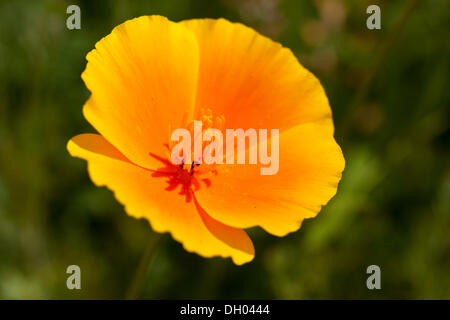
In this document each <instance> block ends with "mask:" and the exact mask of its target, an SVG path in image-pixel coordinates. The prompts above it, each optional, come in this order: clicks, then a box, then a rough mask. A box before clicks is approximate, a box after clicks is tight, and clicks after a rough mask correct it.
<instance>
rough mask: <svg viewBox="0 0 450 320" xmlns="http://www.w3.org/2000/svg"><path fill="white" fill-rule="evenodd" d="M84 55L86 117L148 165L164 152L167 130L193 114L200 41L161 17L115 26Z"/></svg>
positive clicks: (130, 155) (128, 154) (119, 146)
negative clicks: (154, 155) (150, 153)
mask: <svg viewBox="0 0 450 320" xmlns="http://www.w3.org/2000/svg"><path fill="white" fill-rule="evenodd" d="M95 47H96V48H95V49H94V50H92V51H91V52H90V53H89V54H88V55H87V60H88V63H87V66H86V70H85V71H84V72H83V74H82V78H83V80H84V82H85V83H86V86H87V87H88V89H89V90H90V91H91V93H92V95H91V97H90V99H89V100H88V101H87V103H86V104H85V106H84V109H83V113H84V115H85V117H86V119H87V120H88V121H89V122H90V123H91V124H92V125H93V126H94V127H95V128H96V129H97V131H98V132H99V133H100V134H102V135H103V136H104V137H105V138H106V139H107V140H108V141H110V142H111V143H112V144H113V145H114V146H115V147H116V148H117V149H119V150H120V151H121V152H122V153H123V154H124V155H126V157H127V158H128V159H130V160H131V161H132V162H134V163H137V164H139V165H141V166H143V167H146V168H155V166H156V165H158V164H157V162H156V161H155V159H154V158H152V157H150V156H149V152H153V153H156V154H159V155H163V154H164V152H166V150H165V149H164V147H163V144H165V143H167V142H168V140H169V137H170V136H169V131H170V132H171V131H172V130H173V129H174V128H179V127H180V126H182V119H183V116H186V115H189V114H192V112H193V108H194V101H195V93H196V84H197V73H198V58H199V54H198V44H197V40H196V38H195V36H194V34H193V33H192V32H191V31H189V30H187V29H186V28H185V27H183V26H181V25H179V24H177V23H174V22H171V21H169V20H167V19H166V18H164V17H160V16H143V17H139V18H136V19H133V20H129V21H126V22H125V23H123V24H121V25H119V26H117V27H116V28H114V30H113V31H112V32H111V34H109V35H108V36H106V37H105V38H103V39H102V40H100V41H99V42H98V43H97V44H96V46H95Z"/></svg>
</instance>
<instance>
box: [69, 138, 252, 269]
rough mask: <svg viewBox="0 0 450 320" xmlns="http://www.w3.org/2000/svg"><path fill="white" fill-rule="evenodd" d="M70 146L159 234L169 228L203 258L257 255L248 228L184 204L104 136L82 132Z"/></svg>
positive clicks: (239, 261)
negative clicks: (235, 225) (220, 219)
mask: <svg viewBox="0 0 450 320" xmlns="http://www.w3.org/2000/svg"><path fill="white" fill-rule="evenodd" d="M67 149H68V150H69V152H70V154H71V155H72V156H74V157H79V158H82V159H85V160H87V161H88V171H89V175H90V177H91V179H92V181H93V182H94V183H95V184H96V185H97V186H106V187H108V188H109V189H111V190H112V191H113V192H114V195H115V197H116V198H117V200H118V201H119V202H120V203H122V204H123V205H124V206H125V210H126V211H127V213H128V214H129V215H131V216H133V217H135V218H145V219H147V220H148V221H149V222H150V224H151V226H152V227H153V229H154V230H155V231H157V232H170V233H171V234H172V236H173V238H174V239H175V240H177V241H179V242H181V243H182V244H183V246H184V247H185V249H186V250H188V251H191V252H196V253H198V254H200V255H202V256H204V257H212V256H221V257H231V258H232V259H233V261H234V263H236V264H243V263H246V262H249V261H251V260H252V259H253V256H254V248H253V243H252V241H251V240H250V238H249V237H248V235H247V233H246V232H245V231H244V230H242V229H237V228H233V227H229V226H227V225H224V224H222V223H220V222H218V221H216V220H215V219H213V218H212V217H210V216H209V215H208V213H206V211H205V210H203V209H202V208H201V207H200V206H199V205H198V204H197V203H195V202H194V201H192V202H190V203H186V200H185V197H183V196H180V195H179V194H178V192H176V191H166V190H164V188H166V187H167V184H166V181H165V180H164V179H163V178H155V177H152V170H147V169H144V168H141V167H138V166H137V165H134V164H133V163H131V162H130V161H128V160H127V158H125V156H124V155H123V154H121V153H120V152H119V151H118V150H117V149H116V148H115V147H114V146H112V145H111V144H110V143H109V142H108V141H106V140H105V139H104V138H103V137H102V136H101V135H97V134H81V135H78V136H76V137H74V138H72V139H71V140H70V141H69V143H68V145H67Z"/></svg>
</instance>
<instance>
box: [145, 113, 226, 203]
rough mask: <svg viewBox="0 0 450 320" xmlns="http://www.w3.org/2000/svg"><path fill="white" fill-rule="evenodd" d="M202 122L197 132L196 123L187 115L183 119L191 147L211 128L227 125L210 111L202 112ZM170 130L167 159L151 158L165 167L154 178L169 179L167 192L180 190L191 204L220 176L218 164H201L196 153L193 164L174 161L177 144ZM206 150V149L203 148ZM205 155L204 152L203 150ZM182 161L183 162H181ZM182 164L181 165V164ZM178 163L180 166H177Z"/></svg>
mask: <svg viewBox="0 0 450 320" xmlns="http://www.w3.org/2000/svg"><path fill="white" fill-rule="evenodd" d="M197 118H199V119H200V120H198V121H201V122H202V131H201V132H197V130H194V121H190V122H188V121H187V120H186V119H187V115H185V116H184V117H183V120H182V127H183V128H186V129H187V130H188V131H189V132H190V133H191V145H194V143H195V141H196V140H198V139H200V140H201V139H203V134H204V132H205V131H206V130H207V129H209V128H214V129H219V130H223V128H224V124H225V117H224V116H219V117H213V114H212V111H211V110H210V109H207V110H204V109H202V110H201V111H200V116H199V117H197ZM170 129H171V128H169V140H168V141H169V143H168V144H165V145H164V146H165V147H166V149H167V153H166V157H160V156H157V155H155V154H153V153H150V156H152V157H154V158H155V159H157V160H158V161H160V162H161V163H162V164H163V165H164V166H163V167H161V168H158V169H156V170H155V171H154V172H153V174H152V176H153V177H165V178H167V181H166V182H167V184H168V186H167V188H165V190H167V191H175V190H177V189H179V194H180V195H182V196H185V197H186V202H191V201H192V198H193V195H194V193H195V191H197V190H199V189H200V188H201V187H202V186H204V187H209V186H210V185H211V178H212V177H214V176H216V175H217V174H218V168H217V165H216V164H206V163H199V161H196V159H195V158H194V152H193V151H192V153H191V159H194V160H193V161H192V162H191V163H186V162H185V159H184V158H182V159H176V160H177V161H175V159H172V158H171V157H172V148H173V147H174V146H175V144H176V142H173V141H172V140H171V139H170V138H171V134H172V131H171V130H170ZM203 148H204V147H203ZM202 153H203V150H202ZM180 160H181V161H180ZM180 162H181V164H180ZM177 163H178V164H177Z"/></svg>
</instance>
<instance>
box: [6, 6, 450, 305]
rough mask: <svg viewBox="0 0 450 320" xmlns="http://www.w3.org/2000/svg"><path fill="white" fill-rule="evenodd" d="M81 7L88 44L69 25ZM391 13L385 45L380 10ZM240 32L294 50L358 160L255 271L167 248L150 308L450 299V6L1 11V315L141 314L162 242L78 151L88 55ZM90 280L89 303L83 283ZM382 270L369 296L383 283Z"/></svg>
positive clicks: (258, 242) (259, 240)
mask: <svg viewBox="0 0 450 320" xmlns="http://www.w3.org/2000/svg"><path fill="white" fill-rule="evenodd" d="M70 4H78V5H79V6H80V8H81V30H68V29H67V28H66V19H67V17H68V14H66V8H67V6H68V5H70ZM370 4H378V5H379V6H380V7H381V19H382V29H381V30H368V29H367V28H366V19H367V17H368V16H369V15H368V14H366V8H367V6H368V5H370ZM147 14H161V15H164V16H167V17H168V18H169V19H171V20H174V21H179V20H183V19H189V18H202V17H211V18H218V17H224V18H227V19H229V20H232V21H239V22H243V23H244V24H247V25H249V26H251V27H253V28H255V29H256V30H258V31H259V32H261V33H262V34H265V35H267V36H270V37H271V38H273V39H275V40H277V41H280V42H281V43H282V44H283V45H285V46H287V47H289V48H291V49H292V50H293V52H294V53H295V54H296V55H297V57H298V58H299V60H300V61H301V63H302V64H304V65H305V66H306V67H307V68H308V69H310V70H311V71H312V72H313V73H314V74H315V75H316V76H317V77H318V78H319V79H320V80H321V81H322V83H323V85H324V87H325V90H326V92H327V95H328V97H329V99H330V103H331V106H332V109H333V113H334V120H335V124H336V137H337V140H338V142H339V144H340V145H341V146H342V148H343V152H344V155H345V158H346V160H347V164H346V169H345V171H344V174H343V178H342V182H341V184H340V185H339V190H338V193H337V196H336V197H335V198H334V199H333V200H332V201H331V202H330V203H329V205H327V206H326V207H325V208H324V209H323V210H322V212H321V213H320V214H319V215H318V217H317V218H315V219H312V220H307V221H305V222H304V224H303V226H302V228H301V229H300V230H299V231H298V232H296V233H293V234H290V235H288V236H286V237H284V238H276V237H273V236H270V235H268V234H266V233H264V232H262V231H261V230H259V229H254V230H253V229H252V230H250V233H251V237H252V239H253V240H254V243H255V247H256V257H255V260H254V261H253V262H251V263H249V264H246V265H244V266H242V267H237V266H235V265H233V264H232V262H231V261H230V260H229V259H220V258H214V259H204V258H201V257H199V256H197V255H195V254H191V253H188V252H186V251H185V250H183V248H182V247H181V245H180V244H178V243H177V242H175V241H173V240H172V239H171V238H170V237H169V236H168V235H165V236H163V238H162V241H161V243H160V244H159V247H158V249H157V251H156V253H155V256H154V260H153V262H152V264H151V266H150V268H149V270H148V272H147V275H146V277H145V281H144V282H143V283H142V285H143V286H142V291H141V294H140V296H139V297H141V298H162V299H164V298H186V299H187V298H200V299H208V298H242V299H245V298H254V299H260V298H261V299H262V298H264V299H321V298H325V299H335V298H344V299H350V298H365V299H391V298H397V299H404V298H406V299H409V298H413V299H415V298H425V299H432V298H446V299H449V298H450V275H449V271H450V237H449V233H450V168H449V163H450V154H449V150H450V148H449V146H450V145H449V144H450V130H449V121H448V120H449V118H450V117H449V102H450V99H449V91H450V90H449V88H448V81H449V51H450V50H449V41H448V40H449V39H450V37H449V32H448V31H449V28H448V27H449V25H450V24H449V22H450V21H449V16H450V1H447V0H429V1H426V0H423V1H416V0H405V1H400V0H399V1H387V0H386V1H375V0H369V1H365V0H352V1H350V0H348V1H344V0H315V1H306V0H305V1H302V0H261V1H256V0H255V1H250V0H248V1H239V0H229V1H206V0H204V1H198V0H192V1H187V0H177V1H174V0H173V1H159V0H158V1H75V0H73V1H57V0H53V1H52V0H47V1H28V0H27V1H25V0H17V1H0V298H3V299H5V298H12V299H19V298H29V299H55V298H62V299H81V298H87V299H97V298H106V299H109V298H114V299H120V298H123V297H124V295H125V292H126V291H127V288H128V287H129V285H130V282H131V281H132V279H133V277H134V274H135V272H136V268H137V266H138V264H139V261H140V259H141V256H142V254H143V252H145V250H146V249H145V248H146V247H147V246H148V243H149V242H151V241H152V238H153V237H154V236H155V234H154V233H153V232H152V231H151V229H150V228H149V225H148V223H147V222H146V221H144V220H136V219H133V218H130V217H128V216H127V215H126V214H125V213H124V210H123V208H122V206H121V205H120V204H118V203H117V201H115V199H114V197H113V195H112V193H111V192H110V191H108V190H107V189H105V188H97V187H95V186H94V185H93V184H92V183H91V181H90V180H89V178H88V175H87V171H86V163H85V162H84V161H82V160H79V159H74V158H71V157H70V156H69V155H68V153H67V152H66V149H65V145H66V142H67V140H68V139H69V138H70V137H72V136H74V135H76V134H78V133H82V132H93V129H92V128H91V127H90V126H89V124H88V123H87V122H86V121H85V119H84V118H83V116H82V113H81V108H82V105H83V103H84V102H85V101H86V100H87V98H88V96H89V92H88V90H87V89H86V88H85V86H84V84H83V83H82V81H81V78H80V74H81V72H82V71H83V69H84V67H85V64H86V61H85V55H86V53H87V52H88V51H90V50H91V49H92V48H94V44H95V42H96V41H98V40H99V39H100V38H101V37H103V36H105V35H107V34H108V33H109V32H110V31H111V30H112V28H113V27H114V26H116V25H118V24H120V23H122V22H124V21H125V20H128V19H130V18H133V17H136V16H140V15H147ZM71 264H76V265H79V266H80V267H81V286H82V289H81V290H68V289H67V288H66V278H67V276H68V275H67V274H66V268H67V266H68V265H71ZM372 264H376V265H379V266H380V268H381V286H382V289H381V290H368V289H367V287H366V279H367V277H368V275H367V274H366V268H367V267H368V266H369V265H372Z"/></svg>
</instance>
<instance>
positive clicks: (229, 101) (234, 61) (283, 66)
mask: <svg viewBox="0 0 450 320" xmlns="http://www.w3.org/2000/svg"><path fill="white" fill-rule="evenodd" d="M181 24H182V25H184V26H186V27H187V28H189V29H191V30H192V31H194V32H195V34H196V35H197V39H198V43H199V47H200V71H199V80H198V87H197V102H196V112H199V110H200V109H201V108H205V109H206V108H209V109H211V110H212V111H213V113H214V114H215V115H216V116H220V115H224V116H225V121H226V127H227V128H243V129H246V128H270V129H280V132H281V131H283V130H285V129H288V128H291V127H293V126H295V125H298V124H301V123H307V122H315V121H319V120H323V119H326V118H330V117H331V111H330V107H329V104H328V100H327V97H326V95H325V92H324V90H323V88H322V86H321V85H320V83H319V81H318V80H317V79H316V77H314V75H312V74H311V73H310V72H309V71H308V70H306V69H305V68H304V67H303V66H302V65H301V64H300V63H299V62H298V60H297V59H296V57H295V56H294V55H293V54H292V52H291V51H290V50H289V49H287V48H284V47H282V46H281V45H280V44H279V43H277V42H274V41H272V40H270V39H269V38H267V37H264V36H262V35H260V34H258V33H257V32H256V31H254V30H253V29H251V28H248V27H246V26H244V25H242V24H239V23H231V22H229V21H227V20H224V19H219V20H212V19H199V20H187V21H182V22H181ZM196 117H197V118H198V117H199V114H198V113H197V114H196ZM328 129H331V130H333V126H328Z"/></svg>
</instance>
